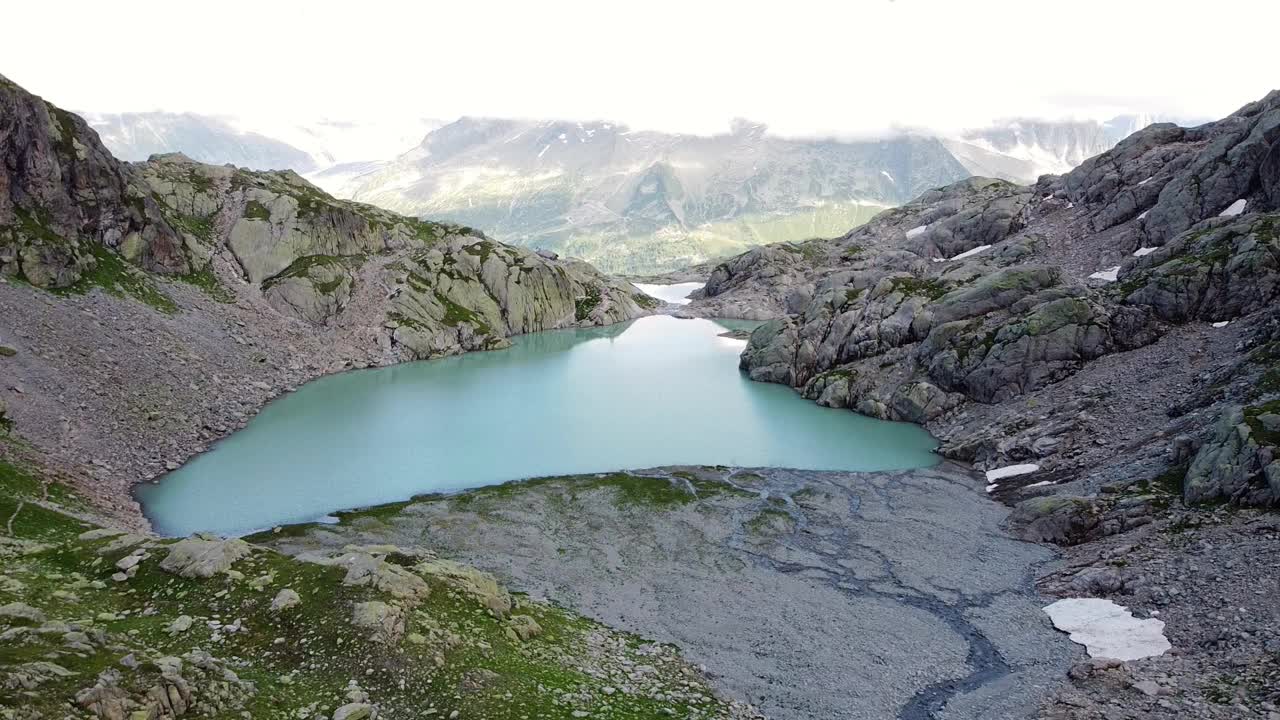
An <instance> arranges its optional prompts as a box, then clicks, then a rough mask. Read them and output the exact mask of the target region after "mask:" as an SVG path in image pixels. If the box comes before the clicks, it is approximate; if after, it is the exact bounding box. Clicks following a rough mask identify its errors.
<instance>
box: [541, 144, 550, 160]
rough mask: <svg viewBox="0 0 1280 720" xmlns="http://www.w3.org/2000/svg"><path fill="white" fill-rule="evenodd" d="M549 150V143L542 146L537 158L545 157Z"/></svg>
mask: <svg viewBox="0 0 1280 720" xmlns="http://www.w3.org/2000/svg"><path fill="white" fill-rule="evenodd" d="M550 149H551V143H547V144H546V145H543V146H542V150H540V151H539V152H538V157H542V156H543V155H546V154H547V151H548V150H550Z"/></svg>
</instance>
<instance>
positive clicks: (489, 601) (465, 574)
mask: <svg viewBox="0 0 1280 720" xmlns="http://www.w3.org/2000/svg"><path fill="white" fill-rule="evenodd" d="M413 569H414V572H417V573H421V574H422V575H425V576H430V577H435V578H439V579H441V580H443V581H445V582H446V583H448V584H449V585H450V586H452V587H454V588H457V589H458V590H461V591H463V592H465V593H467V594H469V595H471V596H472V597H474V598H475V599H476V600H479V601H480V603H481V604H482V605H484V606H485V607H486V608H488V609H489V610H490V611H491V612H493V613H494V614H495V615H497V616H499V617H505V616H506V615H507V613H509V612H511V594H510V593H508V592H507V590H506V588H504V587H502V586H501V585H499V584H498V580H497V579H496V578H494V577H493V576H492V575H490V574H489V573H486V572H484V571H481V570H477V569H475V568H473V567H470V566H468V565H462V564H460V563H456V562H454V561H452V560H443V559H440V560H427V561H425V562H421V563H418V565H416V566H415V567H414V568H413Z"/></svg>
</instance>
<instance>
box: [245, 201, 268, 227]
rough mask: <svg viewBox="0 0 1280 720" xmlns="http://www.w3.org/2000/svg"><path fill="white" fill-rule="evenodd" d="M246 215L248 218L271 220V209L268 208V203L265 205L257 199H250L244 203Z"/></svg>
mask: <svg viewBox="0 0 1280 720" xmlns="http://www.w3.org/2000/svg"><path fill="white" fill-rule="evenodd" d="M244 217H245V218H246V219H248V220H263V221H266V222H270V221H271V211H270V210H268V209H267V206H266V205H263V204H262V203H260V202H258V201H257V200H250V201H249V202H247V203H245V204H244Z"/></svg>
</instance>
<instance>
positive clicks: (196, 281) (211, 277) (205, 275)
mask: <svg viewBox="0 0 1280 720" xmlns="http://www.w3.org/2000/svg"><path fill="white" fill-rule="evenodd" d="M178 279H179V280H181V281H182V282H184V283H187V284H188V285H194V286H196V287H198V288H200V289H201V290H203V291H204V292H205V294H207V295H208V296H209V297H211V298H213V299H214V300H217V301H218V302H220V303H234V302H235V301H236V296H235V294H234V293H232V292H231V291H230V290H228V289H227V288H226V287H225V286H224V285H223V284H222V283H220V282H218V276H217V275H216V274H214V272H213V265H212V264H210V265H205V266H204V267H203V268H201V269H199V270H197V271H195V272H193V273H188V274H186V275H179V276H178Z"/></svg>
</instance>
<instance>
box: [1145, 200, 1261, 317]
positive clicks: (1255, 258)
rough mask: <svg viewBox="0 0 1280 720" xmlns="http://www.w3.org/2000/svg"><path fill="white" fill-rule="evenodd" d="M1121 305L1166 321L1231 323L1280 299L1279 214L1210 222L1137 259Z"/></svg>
mask: <svg viewBox="0 0 1280 720" xmlns="http://www.w3.org/2000/svg"><path fill="white" fill-rule="evenodd" d="M1120 293H1121V294H1122V296H1123V297H1124V300H1125V302H1127V303H1130V304H1134V305H1147V306H1150V307H1151V308H1152V309H1153V310H1154V311H1155V313H1156V314H1157V315H1158V316H1160V317H1161V318H1163V319H1165V320H1169V321H1171V322H1186V321H1188V320H1208V321H1219V320H1231V319H1233V318H1236V317H1239V316H1241V315H1245V314H1247V313H1250V312H1253V311H1255V310H1258V309H1261V308H1264V307H1267V306H1268V304H1269V303H1273V302H1275V300H1276V299H1277V298H1280V214H1276V213H1271V214H1266V215H1257V216H1249V217H1248V218H1246V219H1242V220H1239V221H1237V222H1230V223H1226V222H1224V221H1215V222H1212V223H1209V226H1208V227H1203V228H1199V229H1194V230H1190V231H1188V232H1185V233H1183V234H1182V235H1180V236H1178V237H1177V238H1174V239H1173V240H1171V241H1170V242H1169V243H1168V244H1166V245H1165V246H1164V247H1162V248H1160V249H1158V250H1156V251H1155V252H1153V253H1151V254H1150V255H1148V256H1146V257H1143V258H1141V260H1140V262H1139V263H1137V265H1136V266H1135V268H1134V269H1133V270H1132V271H1131V272H1130V273H1129V274H1128V275H1127V276H1125V277H1124V279H1123V283H1122V284H1121V285H1120Z"/></svg>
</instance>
